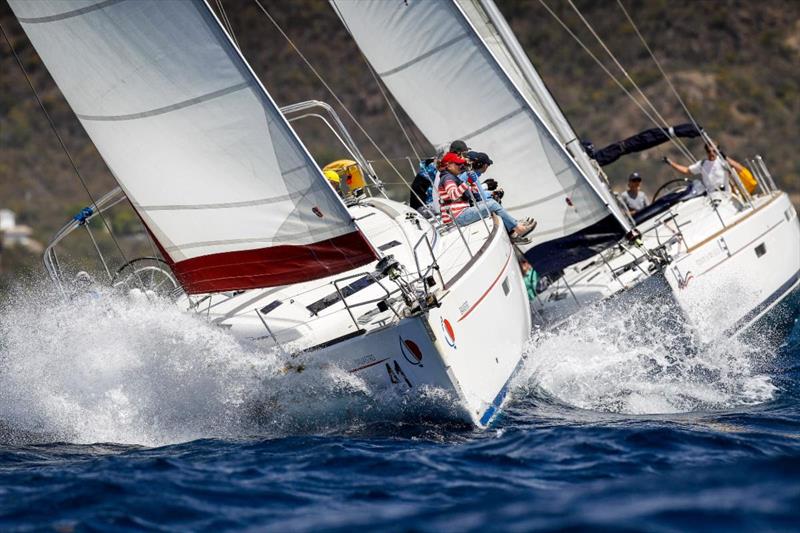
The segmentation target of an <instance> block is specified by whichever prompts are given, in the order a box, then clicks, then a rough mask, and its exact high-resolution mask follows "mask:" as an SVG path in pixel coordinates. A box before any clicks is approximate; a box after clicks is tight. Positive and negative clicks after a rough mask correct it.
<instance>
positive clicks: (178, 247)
mask: <svg viewBox="0 0 800 533" xmlns="http://www.w3.org/2000/svg"><path fill="white" fill-rule="evenodd" d="M343 229H345V230H347V229H349V228H347V227H341V226H340V227H335V228H331V230H330V231H325V232H319V231H311V230H309V231H303V232H299V233H292V234H291V235H279V236H278V235H276V236H274V237H250V238H247V239H220V240H217V241H201V242H187V243H185V244H175V245H173V246H171V247H169V248H166V250H170V251H183V250H186V249H189V248H200V247H206V246H220V245H225V244H249V243H254V242H263V243H266V244H267V245H268V246H272V245H275V244H276V243H286V242H290V243H292V242H293V241H296V240H297V239H298V238H300V237H310V238H312V239H313V240H312V241H311V242H310V243H308V244H314V243H315V242H318V241H319V240H324V239H321V237H322V238H328V236H329V235H331V236H333V237H338V236H341V235H345V234H348V233H352V232H348V231H345V232H344V233H342V232H341V230H343ZM308 244H300V243H293V244H290V246H307V245H308ZM204 255H207V254H204Z"/></svg>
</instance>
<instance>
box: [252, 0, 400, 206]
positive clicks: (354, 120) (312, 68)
mask: <svg viewBox="0 0 800 533" xmlns="http://www.w3.org/2000/svg"><path fill="white" fill-rule="evenodd" d="M253 1H254V2H255V4H256V5H257V6H258V8H259V9H260V10H261V12H262V13H264V15H266V17H267V18H268V19H269V21H270V22H271V23H272V25H273V26H275V29H277V30H278V32H279V33H280V34H281V35H282V36H283V38H284V39H286V41H287V42H288V43H289V46H291V47H292V49H293V50H294V51H295V52H296V53H297V55H298V56H300V59H302V60H303V62H304V63H305V64H306V66H307V67H308V68H309V70H311V72H312V73H313V74H314V76H316V78H317V79H318V80H319V82H320V83H322V85H323V86H324V87H325V89H326V90H327V91H328V92H329V93H330V95H331V96H332V97H333V98H334V100H336V103H338V104H339V105H340V106H341V107H342V109H344V112H345V113H346V114H347V116H348V117H349V118H350V120H352V121H353V122H354V123H355V125H356V126H357V127H358V129H359V131H361V133H362V134H364V136H365V137H366V138H367V140H368V141H369V143H370V144H371V145H372V147H373V148H375V150H377V152H378V153H379V154H380V155H381V158H382V159H383V160H384V161H386V163H387V164H388V165H389V166H390V167H391V169H392V170H393V171H394V172H395V174H397V176H398V177H399V178H400V179H401V180H402V181H403V183H404V184H405V185H406V187H408V189H409V190H411V191H412V192H413V189H411V185H410V184H409V183H408V182H407V181H406V180H405V178H404V177H403V174H402V173H401V172H400V171H399V170H398V169H397V167H396V166H395V165H394V164H393V163H392V162H391V161H390V160H389V158H388V156H387V155H386V154H385V153H384V151H383V150H381V148H380V146H378V144H377V143H376V142H375V140H374V139H373V138H372V137H371V136H370V134H369V133H367V130H365V129H364V127H363V126H362V125H361V123H360V122H359V121H358V120H357V119H356V117H355V116H354V115H353V113H351V112H350V110H349V109H348V108H347V106H345V105H344V102H342V100H341V99H340V98H339V96H338V95H337V94H336V93H335V92H334V91H333V89H332V88H331V86H330V85H328V83H327V82H326V81H325V79H324V78H323V77H322V75H321V74H320V73H319V72H318V71H317V69H315V68H314V66H313V65H312V64H311V62H310V61H309V60H308V59H307V58H306V56H305V55H303V53H302V52H301V51H300V49H299V48H298V47H297V45H295V44H294V41H292V39H291V37H289V36H288V35H287V34H286V32H285V31H283V28H281V26H280V25H279V24H278V22H277V21H276V20H275V19H274V18H273V17H272V15H270V13H269V11H267V10H266V8H265V7H264V6H263V5H262V4H261V2H260V1H259V0H253Z"/></svg>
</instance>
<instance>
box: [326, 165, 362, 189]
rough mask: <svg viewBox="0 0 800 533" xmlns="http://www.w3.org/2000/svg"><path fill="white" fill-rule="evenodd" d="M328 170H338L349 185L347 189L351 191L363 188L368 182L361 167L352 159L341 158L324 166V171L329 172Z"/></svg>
mask: <svg viewBox="0 0 800 533" xmlns="http://www.w3.org/2000/svg"><path fill="white" fill-rule="evenodd" d="M328 170H331V171H333V172H336V173H337V174H338V175H340V176H342V177H344V178H345V185H347V189H348V190H350V191H352V190H354V189H361V188H362V187H364V186H365V185H366V184H367V182H366V181H365V180H364V173H363V172H362V171H361V167H359V166H358V163H356V162H355V161H353V160H352V159H339V160H337V161H333V162H332V163H328V164H327V165H325V166H324V167H322V171H323V172H325V173H327V171H328Z"/></svg>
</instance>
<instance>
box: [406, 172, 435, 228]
mask: <svg viewBox="0 0 800 533" xmlns="http://www.w3.org/2000/svg"><path fill="white" fill-rule="evenodd" d="M436 163H437V161H436V159H434V158H429V159H423V160H422V161H420V162H419V172H417V175H416V176H414V181H413V182H411V194H410V195H409V198H408V205H410V206H411V208H412V209H416V210H417V211H419V212H420V213H421V214H423V215H427V213H428V212H429V211H430V209H429V207H430V205H431V204H432V203H433V182H434V180H435V179H436V175H437V172H438V171H437V170H436Z"/></svg>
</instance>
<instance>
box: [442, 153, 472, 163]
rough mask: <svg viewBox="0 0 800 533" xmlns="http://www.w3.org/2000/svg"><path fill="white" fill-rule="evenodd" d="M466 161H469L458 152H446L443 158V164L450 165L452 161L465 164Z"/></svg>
mask: <svg viewBox="0 0 800 533" xmlns="http://www.w3.org/2000/svg"><path fill="white" fill-rule="evenodd" d="M466 162H467V160H466V159H464V158H463V157H461V156H460V155H458V154H454V153H453V152H447V153H446V154H444V157H443V158H442V164H443V165H449V164H450V163H455V164H456V165H463V164H464V163H466Z"/></svg>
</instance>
